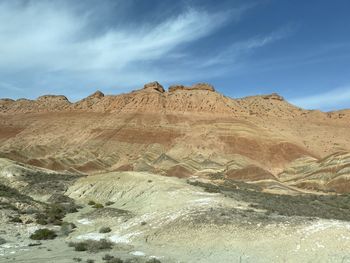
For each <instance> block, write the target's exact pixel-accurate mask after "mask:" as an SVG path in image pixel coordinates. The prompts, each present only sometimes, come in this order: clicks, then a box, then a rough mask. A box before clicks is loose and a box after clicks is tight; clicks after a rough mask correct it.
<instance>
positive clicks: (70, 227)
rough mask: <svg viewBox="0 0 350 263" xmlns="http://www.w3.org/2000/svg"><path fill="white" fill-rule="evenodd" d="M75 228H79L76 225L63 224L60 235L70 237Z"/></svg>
mask: <svg viewBox="0 0 350 263" xmlns="http://www.w3.org/2000/svg"><path fill="white" fill-rule="evenodd" d="M75 228H77V226H76V225H75V224H74V223H68V222H63V223H62V225H61V230H60V233H61V235H63V236H68V235H69V234H70V233H72V232H73V231H74V229H75Z"/></svg>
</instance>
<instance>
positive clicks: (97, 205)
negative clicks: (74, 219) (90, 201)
mask: <svg viewBox="0 0 350 263" xmlns="http://www.w3.org/2000/svg"><path fill="white" fill-rule="evenodd" d="M92 207H93V208H97V209H100V208H103V204H99V203H96V204H94V205H93V206H92Z"/></svg>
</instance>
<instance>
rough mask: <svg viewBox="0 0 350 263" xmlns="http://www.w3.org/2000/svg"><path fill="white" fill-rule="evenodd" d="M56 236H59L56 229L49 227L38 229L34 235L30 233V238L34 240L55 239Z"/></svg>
mask: <svg viewBox="0 0 350 263" xmlns="http://www.w3.org/2000/svg"><path fill="white" fill-rule="evenodd" d="M55 237H57V235H56V233H55V231H53V230H50V229H47V228H42V229H38V230H36V231H35V232H34V233H33V234H32V235H30V239H33V240H47V239H54V238H55Z"/></svg>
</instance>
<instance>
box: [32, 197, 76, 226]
mask: <svg viewBox="0 0 350 263" xmlns="http://www.w3.org/2000/svg"><path fill="white" fill-rule="evenodd" d="M76 211H77V209H76V208H75V207H74V204H73V205H72V204H70V205H64V204H59V203H54V204H49V205H47V207H46V209H45V211H44V212H43V213H38V214H37V215H36V222H37V223H38V224H40V225H47V224H53V225H58V226H60V225H62V223H63V221H62V219H63V218H64V217H65V216H66V214H68V213H73V212H76Z"/></svg>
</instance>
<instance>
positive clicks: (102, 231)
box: [98, 226, 112, 233]
mask: <svg viewBox="0 0 350 263" xmlns="http://www.w3.org/2000/svg"><path fill="white" fill-rule="evenodd" d="M111 231H112V229H111V228H110V227H108V226H104V227H101V228H100V230H99V231H98V232H99V233H109V232H111Z"/></svg>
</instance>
